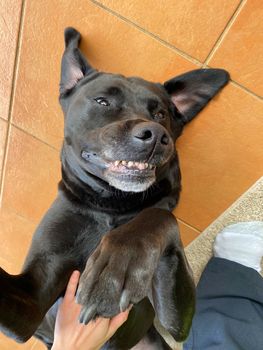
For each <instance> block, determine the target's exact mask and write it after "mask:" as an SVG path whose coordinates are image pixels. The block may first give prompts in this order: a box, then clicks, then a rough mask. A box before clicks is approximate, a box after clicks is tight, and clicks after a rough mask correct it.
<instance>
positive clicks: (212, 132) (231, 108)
mask: <svg viewBox="0 0 263 350" xmlns="http://www.w3.org/2000/svg"><path fill="white" fill-rule="evenodd" d="M262 114H263V103H262V101H261V100H259V99H258V98H256V97H253V96H252V95H250V94H248V93H247V92H246V91H244V90H242V89H240V88H238V87H236V86H234V85H233V84H229V85H228V86H227V87H226V88H225V89H224V90H223V91H222V92H221V93H220V94H219V95H218V96H217V97H216V98H215V99H214V100H213V101H211V103H210V104H209V105H208V106H207V107H206V109H205V110H204V111H203V112H202V113H200V115H199V117H197V118H196V119H195V120H193V121H192V123H191V124H190V125H189V126H188V127H187V128H186V130H185V132H184V135H183V136H182V137H181V138H180V139H179V140H178V152H179V156H180V163H181V170H182V178H183V189H182V196H181V200H180V203H179V206H178V208H177V210H176V211H175V213H176V216H177V217H178V218H180V219H182V220H183V221H184V222H186V223H188V224H190V225H191V226H193V227H195V228H197V229H198V230H200V231H202V230H203V229H204V228H206V227H207V226H208V224H210V223H211V222H212V221H213V220H214V219H215V218H216V217H218V216H219V215H220V214H221V213H222V212H223V211H224V210H225V209H226V208H227V207H228V206H229V205H230V204H231V203H233V202H234V201H235V200H236V199H237V198H238V197H239V196H240V195H241V194H242V193H243V192H244V191H245V190H247V189H248V188H249V187H250V186H251V185H252V184H253V183H254V182H255V181H256V180H257V179H258V178H259V177H261V176H262V173H263V152H262V149H263V138H262V134H263V123H262Z"/></svg>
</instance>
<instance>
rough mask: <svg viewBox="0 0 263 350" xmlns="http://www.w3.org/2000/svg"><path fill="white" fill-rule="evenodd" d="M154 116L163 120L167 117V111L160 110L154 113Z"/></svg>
mask: <svg viewBox="0 0 263 350" xmlns="http://www.w3.org/2000/svg"><path fill="white" fill-rule="evenodd" d="M152 116H153V117H154V119H157V120H162V119H164V118H165V113H164V112H163V111H159V112H156V113H153V114H152Z"/></svg>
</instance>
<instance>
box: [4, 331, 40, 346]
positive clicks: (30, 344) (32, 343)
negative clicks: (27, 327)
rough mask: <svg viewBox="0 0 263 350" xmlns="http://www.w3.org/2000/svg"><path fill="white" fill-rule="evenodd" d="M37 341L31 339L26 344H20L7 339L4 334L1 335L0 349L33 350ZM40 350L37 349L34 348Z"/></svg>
mask: <svg viewBox="0 0 263 350" xmlns="http://www.w3.org/2000/svg"><path fill="white" fill-rule="evenodd" d="M35 342H36V340H35V339H34V338H31V339H29V341H27V342H26V343H25V344H18V343H16V342H15V341H14V340H12V339H10V338H7V337H6V336H4V335H3V334H2V333H0V349H1V350H31V349H32V346H33V345H34V344H35ZM33 349H34V350H38V349H37V348H33ZM44 349H45V348H43V347H42V348H39V350H44Z"/></svg>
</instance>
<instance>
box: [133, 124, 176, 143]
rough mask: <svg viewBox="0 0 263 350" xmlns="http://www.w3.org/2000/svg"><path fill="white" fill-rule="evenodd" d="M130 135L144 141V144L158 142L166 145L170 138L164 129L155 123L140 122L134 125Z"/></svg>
mask: <svg viewBox="0 0 263 350" xmlns="http://www.w3.org/2000/svg"><path fill="white" fill-rule="evenodd" d="M132 136H133V138H134V140H136V141H140V142H144V143H145V144H155V143H156V142H158V141H159V142H160V143H161V144H162V145H164V146H167V145H168V144H169V142H170V138H169V136H168V133H167V131H166V129H165V128H164V127H163V126H162V125H160V124H157V123H152V122H142V123H139V124H137V125H135V126H134V128H133V129H132Z"/></svg>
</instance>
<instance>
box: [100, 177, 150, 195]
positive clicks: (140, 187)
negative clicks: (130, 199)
mask: <svg viewBox="0 0 263 350" xmlns="http://www.w3.org/2000/svg"><path fill="white" fill-rule="evenodd" d="M105 179H106V181H107V182H108V183H109V185H111V186H113V187H115V188H116V189H118V190H121V191H124V192H143V191H146V190H147V189H148V188H149V187H150V186H151V185H153V184H154V182H155V181H156V177H155V175H154V174H153V175H152V176H147V177H140V176H131V175H130V176H129V175H115V174H112V173H107V174H106V175H105Z"/></svg>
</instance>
